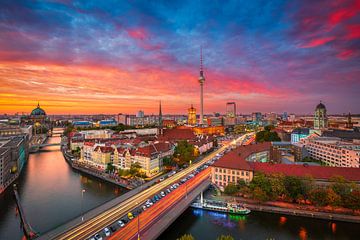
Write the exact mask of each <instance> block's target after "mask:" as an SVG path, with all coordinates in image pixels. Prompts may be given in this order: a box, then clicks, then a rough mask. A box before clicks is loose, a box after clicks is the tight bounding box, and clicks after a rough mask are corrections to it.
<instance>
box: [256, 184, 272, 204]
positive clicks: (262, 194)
mask: <svg viewBox="0 0 360 240" xmlns="http://www.w3.org/2000/svg"><path fill="white" fill-rule="evenodd" d="M253 198H254V199H256V200H259V201H261V202H265V201H267V200H268V199H269V198H268V196H267V195H266V193H265V192H264V191H263V190H262V189H261V188H260V187H255V189H254V190H253Z"/></svg>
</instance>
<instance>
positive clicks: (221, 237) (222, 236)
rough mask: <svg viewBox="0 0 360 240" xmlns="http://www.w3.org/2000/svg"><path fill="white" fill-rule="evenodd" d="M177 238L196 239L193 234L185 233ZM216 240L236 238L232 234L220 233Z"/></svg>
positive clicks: (184, 239)
mask: <svg viewBox="0 0 360 240" xmlns="http://www.w3.org/2000/svg"><path fill="white" fill-rule="evenodd" d="M177 240H195V238H194V237H193V236H192V235H191V234H185V235H183V236H181V237H180V238H178V239H177ZM216 240H234V238H233V237H232V236H230V235H220V236H219V237H218V238H217V239H216Z"/></svg>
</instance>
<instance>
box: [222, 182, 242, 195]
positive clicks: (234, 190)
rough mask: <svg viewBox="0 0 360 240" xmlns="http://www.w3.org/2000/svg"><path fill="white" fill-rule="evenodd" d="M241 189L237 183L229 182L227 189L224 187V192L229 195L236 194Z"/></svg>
mask: <svg viewBox="0 0 360 240" xmlns="http://www.w3.org/2000/svg"><path fill="white" fill-rule="evenodd" d="M238 191H239V188H238V186H237V185H236V184H234V183H229V184H228V185H227V186H226V187H225V189H224V193H225V194H227V195H234V194H236V193H237V192H238Z"/></svg>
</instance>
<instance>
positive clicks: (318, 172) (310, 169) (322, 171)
mask: <svg viewBox="0 0 360 240" xmlns="http://www.w3.org/2000/svg"><path fill="white" fill-rule="evenodd" d="M249 165H250V166H251V167H252V169H253V170H254V171H255V172H263V173H265V174H272V173H282V174H284V175H286V176H297V177H303V176H312V177H313V178H315V179H318V180H329V179H330V178H331V177H333V176H343V177H344V178H346V179H347V180H349V181H360V168H348V167H327V166H309V165H298V164H273V163H262V162H249Z"/></svg>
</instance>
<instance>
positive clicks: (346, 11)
mask: <svg viewBox="0 0 360 240" xmlns="http://www.w3.org/2000/svg"><path fill="white" fill-rule="evenodd" d="M358 12H360V1H359V0H355V1H354V4H353V5H350V6H347V7H346V8H342V9H339V10H337V11H335V12H333V13H331V14H330V16H329V25H330V26H335V25H337V24H339V23H341V22H343V21H346V20H348V19H350V18H352V17H353V16H355V15H356V14H357V13H358Z"/></svg>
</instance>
